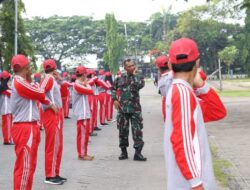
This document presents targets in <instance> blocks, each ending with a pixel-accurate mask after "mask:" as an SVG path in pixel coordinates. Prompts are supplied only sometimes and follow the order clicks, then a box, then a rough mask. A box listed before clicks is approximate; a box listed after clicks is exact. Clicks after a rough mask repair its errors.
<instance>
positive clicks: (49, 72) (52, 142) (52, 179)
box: [41, 59, 67, 185]
mask: <svg viewBox="0 0 250 190" xmlns="http://www.w3.org/2000/svg"><path fill="white" fill-rule="evenodd" d="M43 69H44V72H45V77H44V78H43V80H42V82H41V88H42V89H44V91H45V93H46V97H47V98H48V99H49V100H50V101H51V103H52V105H53V107H47V106H46V105H42V108H43V110H44V118H43V124H44V128H45V175H46V179H45V181H44V182H45V183H48V184H55V185H59V184H62V183H63V182H65V181H66V180H67V179H66V178H63V177H61V176H60V166H61V159H62V150H63V118H64V117H63V110H62V99H61V93H60V85H59V84H58V82H57V79H59V78H60V75H59V74H58V73H57V70H56V69H57V66H56V63H55V61H54V60H53V59H47V60H45V61H44V62H43Z"/></svg>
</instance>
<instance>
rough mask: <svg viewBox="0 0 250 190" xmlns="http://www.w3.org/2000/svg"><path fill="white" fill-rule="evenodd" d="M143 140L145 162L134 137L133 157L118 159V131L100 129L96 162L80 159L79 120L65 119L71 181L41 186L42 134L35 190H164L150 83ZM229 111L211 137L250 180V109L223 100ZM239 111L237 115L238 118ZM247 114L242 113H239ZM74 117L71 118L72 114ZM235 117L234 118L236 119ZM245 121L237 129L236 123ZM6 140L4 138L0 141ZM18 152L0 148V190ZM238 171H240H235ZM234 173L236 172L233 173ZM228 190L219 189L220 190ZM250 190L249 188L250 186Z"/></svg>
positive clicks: (159, 129) (7, 188) (93, 147)
mask: <svg viewBox="0 0 250 190" xmlns="http://www.w3.org/2000/svg"><path fill="white" fill-rule="evenodd" d="M141 99H142V107H143V117H144V140H145V147H144V149H143V154H144V155H145V156H146V157H147V158H148V161H147V162H144V163H141V162H135V161H133V159H132V158H133V154H134V150H133V148H132V145H133V143H132V139H131V138H130V147H129V159H128V160H125V161H119V160H118V156H119V154H120V150H119V148H118V131H117V129H116V123H112V124H111V125H109V126H107V127H106V126H105V127H102V131H100V132H98V136H97V137H92V138H91V142H90V145H89V154H92V155H94V156H95V159H94V160H93V161H92V162H88V161H80V160H78V159H77V153H76V145H75V144H76V126H75V119H74V118H72V119H70V120H65V127H64V151H63V159H62V167H61V168H62V169H61V176H63V177H67V178H68V182H66V183H65V184H64V185H62V186H51V185H47V184H44V183H43V180H44V131H42V132H41V144H40V146H39V154H38V163H37V169H36V173H35V176H34V184H33V189H34V190H48V189H53V190H57V189H58V190H59V189H60V190H83V189H88V190H111V189H112V190H165V189H166V184H165V164H164V155H163V122H162V116H161V98H160V97H159V95H158V94H157V93H156V89H155V87H154V86H153V85H152V83H151V82H147V83H146V87H145V88H144V89H143V90H142V92H141ZM225 101H226V102H227V107H228V109H229V111H228V112H229V117H228V118H227V119H226V120H224V121H221V122H216V123H211V124H210V126H209V135H210V137H211V138H212V139H213V140H214V142H215V143H217V145H218V146H219V149H220V154H222V155H223V156H225V158H229V159H230V161H232V162H233V164H234V169H236V168H238V171H237V172H238V173H239V174H238V173H233V174H234V175H235V178H240V179H243V178H241V177H239V176H244V178H245V179H244V180H247V179H250V171H248V170H249V160H250V159H249V158H250V153H249V150H248V149H247V147H250V140H248V137H249V132H250V129H248V128H249V123H250V116H249V114H246V113H245V112H244V113H242V112H241V108H242V106H244V107H245V108H247V107H249V105H250V100H248V103H249V104H246V102H245V101H243V102H240V103H239V102H237V103H234V101H233V102H232V101H231V100H225ZM236 112H237V113H238V115H235V114H236ZM241 114H243V115H241ZM71 115H72V114H71ZM234 118H235V119H234ZM243 120H244V121H246V123H245V124H244V123H242V124H241V125H239V124H238V123H237V122H238V121H243ZM0 142H2V136H1V137H0ZM14 160H15V154H14V146H3V145H0V189H1V190H11V189H12V188H13V186H12V183H13V182H12V171H13V166H14ZM236 170H237V169H236ZM233 172H235V171H233ZM222 189H223V190H226V188H220V189H219V190H222ZM248 189H250V188H248Z"/></svg>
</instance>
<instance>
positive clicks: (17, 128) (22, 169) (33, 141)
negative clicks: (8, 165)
mask: <svg viewBox="0 0 250 190" xmlns="http://www.w3.org/2000/svg"><path fill="white" fill-rule="evenodd" d="M11 132H12V137H13V141H14V143H15V152H16V163H15V168H14V190H20V189H24V190H31V189H32V182H33V176H34V172H35V169H36V162H37V150H38V145H39V143H40V129H39V126H38V124H37V123H36V122H23V123H14V124H13V128H12V131H11Z"/></svg>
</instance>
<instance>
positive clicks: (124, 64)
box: [123, 59, 133, 67]
mask: <svg viewBox="0 0 250 190" xmlns="http://www.w3.org/2000/svg"><path fill="white" fill-rule="evenodd" d="M130 61H133V60H132V59H125V60H124V61H123V67H125V66H126V64H127V63H128V62H130Z"/></svg>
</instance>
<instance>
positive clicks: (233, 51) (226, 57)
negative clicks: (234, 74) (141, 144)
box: [218, 46, 238, 74]
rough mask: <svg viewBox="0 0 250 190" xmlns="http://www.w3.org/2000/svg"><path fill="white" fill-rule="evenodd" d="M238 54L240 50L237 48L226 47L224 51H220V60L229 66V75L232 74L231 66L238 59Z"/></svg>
mask: <svg viewBox="0 0 250 190" xmlns="http://www.w3.org/2000/svg"><path fill="white" fill-rule="evenodd" d="M237 53H238V50H237V48H236V47H235V46H228V47H225V48H224V49H223V50H221V51H219V53H218V56H219V58H220V59H221V60H222V61H223V62H224V63H226V65H227V68H228V70H227V71H228V74H229V73H230V65H232V64H233V62H234V60H235V59H236V55H237Z"/></svg>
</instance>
